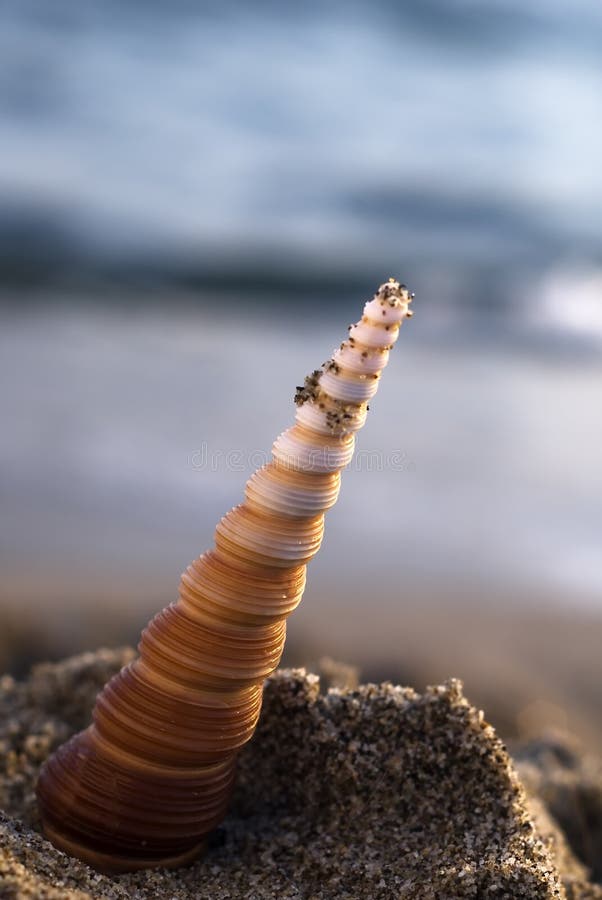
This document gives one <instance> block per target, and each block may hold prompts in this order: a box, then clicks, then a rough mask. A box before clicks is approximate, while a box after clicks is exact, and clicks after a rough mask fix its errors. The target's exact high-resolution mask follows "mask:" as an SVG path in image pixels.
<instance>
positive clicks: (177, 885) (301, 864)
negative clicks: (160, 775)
mask: <svg viewBox="0 0 602 900" xmlns="http://www.w3.org/2000/svg"><path fill="white" fill-rule="evenodd" d="M130 657H131V651H127V650H125V651H100V652H98V653H96V654H84V655H83V656H80V657H75V658H72V659H69V660H66V661H65V662H64V663H60V664H58V665H44V666H39V667H37V669H36V670H35V671H34V673H33V674H32V676H31V677H30V678H29V680H28V681H26V682H23V683H15V682H14V681H13V680H12V679H10V678H4V679H3V680H2V682H1V686H0V722H1V723H2V725H1V726H0V727H1V731H0V741H1V742H2V743H1V745H0V761H1V768H0V773H1V774H0V806H1V807H3V808H4V809H5V811H6V816H5V817H4V818H3V819H2V820H1V821H0V896H1V897H2V898H5V897H6V898H19V900H21V898H23V900H25V898H48V900H58V898H69V897H72V898H81V900H84V898H101V897H102V898H133V897H135V898H138V900H143V898H157V900H161V898H165V900H167V898H193V897H194V898H198V900H203V898H211V900H220V898H226V897H228V898H239V897H240V898H243V897H244V898H249V897H250V898H257V900H262V898H265V900H267V898H273V897H278V898H283V900H286V898H290V900H293V898H295V900H301V898H304V900H310V898H313V900H318V898H364V897H365V898H371V900H378V898H392V897H395V898H397V897H399V898H419V900H420V898H424V900H427V898H433V900H434V898H459V900H460V898H464V897H466V898H468V897H471V898H474V897H477V896H478V897H481V896H482V897H499V898H502V897H505V898H516V900H518V898H521V897H524V898H529V900H538V898H542V900H543V898H564V897H566V896H568V897H570V898H573V900H575V898H586V897H595V896H600V894H599V893H597V889H596V888H593V887H591V886H588V885H586V884H585V882H584V880H583V879H584V872H583V869H582V867H580V866H579V864H577V863H576V862H575V860H574V859H573V857H572V855H571V853H570V852H569V851H568V850H567V848H566V846H565V845H564V843H563V841H562V838H561V837H560V836H559V835H558V832H557V830H556V829H555V825H554V823H552V822H551V821H548V823H547V825H544V826H543V828H541V834H542V835H543V836H544V840H542V839H541V837H540V836H539V834H538V831H537V829H536V828H535V827H534V824H533V815H532V813H531V812H529V809H528V805H527V799H526V796H525V793H524V790H523V788H522V786H521V785H520V783H519V782H518V780H517V778H516V776H515V774H514V771H513V768H512V765H511V762H510V759H509V757H508V754H507V752H506V750H505V748H504V746H503V745H502V743H501V741H500V740H499V738H498V737H497V736H496V734H495V732H494V730H493V728H492V727H491V726H490V725H488V724H487V722H486V721H485V720H484V718H483V716H482V714H481V713H479V712H478V711H477V710H476V709H475V708H474V707H472V706H471V705H470V704H469V703H468V702H467V701H466V700H465V699H464V698H463V696H462V692H461V686H460V684H459V683H458V682H455V681H450V682H449V683H447V684H446V685H444V686H442V687H436V688H430V689H428V690H427V691H426V692H425V693H424V694H423V695H422V696H420V695H418V694H416V693H415V692H414V691H413V690H411V689H409V688H401V687H395V686H393V685H391V684H384V685H381V686H374V685H365V686H361V687H359V688H358V689H356V690H337V689H334V690H331V691H329V692H328V693H327V694H320V692H319V683H318V679H317V678H316V676H313V675H307V674H306V673H305V672H303V671H299V670H297V671H280V672H277V673H276V674H275V675H274V676H273V677H272V678H271V679H269V681H268V682H267V685H266V693H265V707H264V714H263V716H262V720H261V723H260V726H259V728H258V731H257V733H256V736H255V738H254V740H253V741H252V742H251V744H250V745H249V746H248V747H247V748H246V749H245V751H244V752H243V754H242V755H241V759H240V772H239V784H238V789H237V792H236V796H235V799H234V803H233V807H232V811H231V813H230V814H229V816H228V817H227V819H226V820H225V822H224V824H223V827H222V828H221V829H219V830H218V832H217V833H216V834H215V836H214V840H213V846H212V847H211V848H210V850H209V852H208V854H207V855H206V856H205V857H204V858H203V859H201V860H199V861H198V862H197V863H195V864H194V865H193V866H191V867H189V868H187V869H181V870H178V871H173V872H163V871H152V872H139V873H136V874H132V875H122V876H119V877H114V878H109V877H106V876H102V875H98V874H97V873H95V872H94V871H93V870H91V869H89V868H88V867H87V866H85V865H84V864H82V863H79V862H78V861H75V860H72V859H69V858H68V857H65V856H64V855H63V854H61V853H60V852H58V851H56V850H55V849H54V848H53V847H52V846H51V845H50V844H48V843H47V842H45V841H44V840H43V839H42V838H41V837H40V836H39V835H38V834H37V833H36V832H35V830H32V829H34V828H35V826H36V810H35V803H34V798H33V786H34V783H35V778H36V773H37V770H38V768H39V765H40V763H41V762H42V760H43V759H44V758H45V757H46V756H47V755H48V753H49V752H50V751H51V750H52V749H53V748H54V747H55V746H56V745H57V744H58V743H59V742H61V741H62V740H64V738H65V737H67V736H68V735H69V734H70V733H72V732H73V731H75V730H76V729H77V728H79V727H81V726H82V725H83V724H85V722H86V720H87V717H88V716H89V713H90V709H91V706H92V702H93V699H94V695H95V692H96V691H97V690H98V688H99V686H100V685H101V684H102V683H103V682H104V681H105V680H106V679H107V678H108V677H109V676H110V675H111V674H112V673H113V672H114V671H115V670H116V669H117V668H118V667H119V666H120V665H121V664H123V663H124V662H125V661H126V660H128V659H129V658H130ZM18 820H20V821H18ZM555 857H556V859H555ZM558 864H560V865H562V867H563V868H564V870H565V871H564V873H563V874H564V876H565V878H564V880H565V882H566V884H567V885H568V886H569V892H568V893H566V892H565V887H564V886H563V882H562V879H561V876H560V875H559V872H558V868H557V866H558Z"/></svg>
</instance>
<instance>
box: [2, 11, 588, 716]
mask: <svg viewBox="0 0 602 900" xmlns="http://www.w3.org/2000/svg"><path fill="white" fill-rule="evenodd" d="M601 46H602V6H601V5H600V4H599V2H598V0H574V2H573V3H571V4H566V3H561V2H559V0H531V2H529V3H528V4H525V3H522V2H518V0H490V2H489V3H487V4H484V3H482V2H481V0H415V2H410V0H404V2H399V3H397V2H392V0H389V2H384V0H380V2H378V0H377V2H371V3H368V2H359V0H358V2H346V3H342V2H331V3H330V2H329V3H320V4H319V3H313V2H310V3H305V4H300V5H297V6H293V5H288V4H277V3H273V2H268V0H265V2H257V3H254V4H248V3H242V2H222V3H219V4H207V3H203V2H192V0H173V2H171V3H169V4H168V3H160V2H158V0H157V2H147V3H144V4H142V3H137V2H135V0H127V2H126V0H120V2H119V3H117V2H115V0H105V2H103V3H101V4H100V3H97V2H91V0H78V2H74V0H52V3H49V2H47V0H13V2H11V0H4V2H3V3H2V4H1V5H0V467H1V469H0V475H1V481H0V491H1V510H2V520H1V523H0V548H1V560H0V561H1V566H2V577H1V581H0V633H1V632H2V631H3V634H4V637H3V639H1V640H0V655H2V662H3V664H4V665H3V668H4V667H9V668H12V669H13V670H14V671H17V672H21V671H23V669H24V667H25V666H26V665H27V664H29V663H30V662H31V661H32V660H35V659H36V658H39V657H41V656H43V657H49V656H54V657H56V656H57V655H60V654H61V653H66V652H74V651H77V650H79V649H83V648H85V647H95V646H97V645H98V644H100V643H103V642H121V641H125V640H131V641H133V640H135V637H136V634H137V633H138V631H139V629H140V627H141V625H142V624H143V623H144V622H145V620H146V617H147V616H148V615H150V614H151V613H152V612H153V611H155V610H156V609H158V608H159V607H160V606H161V605H163V604H164V603H166V602H169V601H171V600H172V599H174V598H175V595H176V589H177V581H178V576H179V573H180V571H181V570H182V569H183V568H184V567H185V565H187V564H188V562H189V561H190V560H191V559H192V558H193V557H194V556H196V555H197V554H198V553H200V552H201V551H202V550H203V549H205V548H207V547H208V546H209V545H210V543H211V541H212V533H213V528H214V525H215V523H216V521H217V520H218V518H219V517H220V515H222V514H223V513H225V512H226V511H227V509H228V508H229V507H230V506H232V505H233V504H235V503H237V502H239V501H240V498H241V497H242V492H243V486H244V482H245V480H246V478H247V477H248V475H249V474H250V473H251V472H252V471H253V470H254V469H255V468H256V467H257V465H259V464H261V463H262V462H263V461H265V460H266V459H267V456H268V454H269V449H270V446H271V442H272V440H273V438H274V437H275V436H276V434H277V433H278V432H279V431H280V430H282V429H283V428H285V427H287V426H288V425H289V424H290V422H291V421H292V417H293V411H294V407H293V404H292V395H293V393H294V388H295V385H296V384H298V383H300V381H301V380H302V378H303V376H304V374H305V373H306V372H308V371H310V370H311V369H313V368H315V366H316V365H319V364H320V363H321V362H322V360H324V359H326V358H327V357H328V356H329V355H330V353H331V350H332V348H333V347H335V346H336V345H337V344H338V343H339V342H340V341H341V340H342V339H343V337H344V336H345V334H346V326H347V324H348V323H349V322H351V321H354V320H355V319H357V318H358V316H359V314H360V311H361V307H362V304H363V303H364V302H365V300H366V299H369V297H370V296H371V295H372V293H373V292H374V290H375V288H376V287H377V286H378V284H379V283H380V282H381V281H383V280H385V279H386V278H387V277H388V276H389V275H395V276H397V277H399V278H401V279H402V280H403V281H405V282H406V283H407V284H409V285H410V287H411V289H412V290H414V291H415V292H416V295H417V296H416V301H415V307H414V308H415V317H414V319H413V320H412V322H409V323H407V324H405V325H404V327H403V329H402V334H401V336H400V341H399V344H398V347H397V349H396V351H395V353H394V354H393V355H392V359H391V363H390V366H389V369H388V370H387V372H386V373H385V377H384V379H383V383H382V386H381V388H380V390H379V394H378V397H377V398H376V400H375V401H374V403H373V405H372V406H373V409H372V412H371V415H370V417H369V420H368V423H367V426H366V428H365V430H364V432H363V433H362V434H361V436H360V438H359V440H358V451H359V452H358V456H357V458H356V461H355V462H354V464H353V465H352V466H351V468H350V470H349V471H348V472H347V473H346V474H345V476H344V484H343V490H342V492H341V498H340V501H339V503H338V504H337V506H336V507H335V509H334V510H333V511H332V512H331V513H330V514H329V516H328V522H327V532H326V538H325V541H324V545H323V549H322V551H321V553H320V554H319V556H318V557H317V558H316V560H315V561H314V562H313V563H312V564H311V567H310V572H309V580H308V588H307V591H306V596H305V599H304V601H303V604H302V606H301V607H300V609H299V610H298V611H297V612H296V613H295V615H294V617H293V618H292V619H291V621H290V625H289V650H288V651H287V652H289V653H290V659H291V660H292V661H303V662H305V661H310V660H311V659H313V658H317V656H319V655H320V654H322V653H331V654H333V655H338V656H341V657H344V658H345V659H347V660H349V661H351V662H357V663H359V664H360V665H361V666H362V667H363V669H364V671H365V672H366V673H367V674H368V675H373V676H374V677H385V676H386V677H397V678H407V679H408V680H414V681H415V682H417V681H420V679H421V678H424V679H426V680H433V679H435V678H441V677H444V676H445V675H449V674H457V675H461V676H463V677H465V678H466V680H467V692H468V694H469V696H474V697H475V698H476V699H478V700H482V701H483V702H486V703H490V702H491V703H493V702H494V701H493V700H492V699H491V698H492V697H493V696H494V694H495V704H497V705H496V707H495V708H496V710H498V716H499V718H500V721H502V722H503V723H504V725H505V726H506V727H508V728H509V729H511V728H512V727H514V726H513V724H512V722H513V721H514V718H513V717H515V715H516V714H520V715H522V714H523V713H524V710H525V709H526V710H527V713H528V714H525V715H527V719H529V716H530V715H531V714H532V716H534V717H535V719H536V720H537V721H539V718H541V719H542V720H544V721H545V722H552V723H558V722H559V723H560V724H564V725H566V724H567V721H568V724H569V725H570V726H571V727H574V728H575V729H576V730H578V731H579V730H581V732H582V733H588V734H590V733H591V732H592V731H596V732H597V731H598V730H599V729H601V728H602V724H601V721H600V716H601V715H602V714H601V713H600V710H599V706H600V704H599V692H598V689H597V685H598V684H599V683H600V676H601V675H602V671H601V668H602V663H601V662H600V660H599V657H600V656H601V655H602V654H600V646H601V636H602V552H601V545H602V464H601V459H602V452H601V451H602V399H601V398H602V359H601V349H602V170H601V166H600V160H601V159H602V57H601V55H600V48H601ZM2 622H3V623H4V625H2ZM550 685H551V687H550ZM418 686H420V685H418ZM496 692H497V693H496ZM513 692H514V693H513ZM502 695H503V697H502ZM577 696H579V698H581V701H582V702H583V708H582V709H580V710H578V712H577V714H576V715H574V716H572V717H571V716H570V715H569V716H568V719H567V713H566V711H565V707H566V706H567V705H570V704H574V703H575V702H576V701H575V697H577ZM500 698H502V699H500ZM504 698H505V699H504ZM581 701H580V702H581ZM504 703H506V705H507V707H508V713H507V716H506V718H504V710H505V708H506V707H504ZM502 707H503V709H502ZM596 708H597V709H598V711H597V712H596ZM499 710H501V712H500V711H499ZM529 710H530V711H531V712H529ZM521 711H522V712H521ZM596 716H597V717H598V718H597V719H596ZM538 717H539V718H538ZM511 719H512V722H511V721H510V720H511ZM525 721H526V720H525ZM592 722H593V726H592Z"/></svg>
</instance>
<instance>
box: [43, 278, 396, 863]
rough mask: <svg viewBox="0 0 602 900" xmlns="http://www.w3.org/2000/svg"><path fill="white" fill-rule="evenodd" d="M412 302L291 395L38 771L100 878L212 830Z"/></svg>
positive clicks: (374, 317) (377, 308)
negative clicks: (191, 552)
mask: <svg viewBox="0 0 602 900" xmlns="http://www.w3.org/2000/svg"><path fill="white" fill-rule="evenodd" d="M410 300H411V297H410V296H409V295H408V292H407V290H406V289H405V288H404V287H403V286H400V285H399V284H398V283H397V282H394V281H392V280H391V281H390V282H389V283H388V284H385V285H382V286H381V287H380V288H379V291H378V292H377V294H376V295H375V297H374V299H373V300H372V301H370V302H369V303H367V304H366V306H365V308H364V315H363V317H362V320H361V321H360V322H358V323H357V325H355V326H353V327H352V329H351V332H350V338H349V339H348V341H346V342H344V343H343V344H342V345H341V347H340V349H339V350H337V351H335V353H334V355H333V358H332V359H331V360H329V362H328V363H325V364H324V366H323V368H322V371H317V372H314V373H313V374H312V375H311V376H308V378H306V380H305V384H304V385H303V386H301V387H300V388H298V393H297V395H296V397H295V402H296V403H297V414H296V424H295V425H294V426H292V428H289V429H288V431H285V432H284V433H283V434H281V435H280V436H279V437H278V438H277V440H276V441H275V443H274V448H273V455H274V459H273V461H272V462H271V463H269V464H268V465H267V466H263V467H262V468H261V469H259V470H258V471H257V472H256V473H255V474H254V475H252V476H251V478H250V479H249V481H248V482H247V486H246V491H245V501H244V503H243V504H241V505H240V506H237V507H235V508H234V509H232V510H231V511H230V512H229V513H228V514H227V515H226V516H224V518H223V519H222V520H221V521H220V522H219V523H218V525H217V527H216V531H215V548H214V549H212V550H209V551H208V552H206V553H204V554H203V555H202V556H200V557H199V558H198V559H196V560H195V561H194V562H193V563H191V564H190V566H188V568H187V569H186V571H185V572H184V573H183V575H182V579H181V582H180V591H179V599H178V600H177V602H176V603H173V604H171V605H170V606H167V607H166V608H165V609H163V610H162V611H161V612H159V613H158V614H157V615H156V616H155V617H154V618H153V619H152V620H151V621H150V622H149V624H148V625H147V627H146V628H145V630H144V631H143V633H142V637H141V640H140V644H139V648H138V649H139V651H140V656H139V658H138V659H136V660H135V661H134V662H133V663H131V664H130V665H128V666H126V667H125V668H124V669H122V670H121V672H118V673H117V675H115V676H114V677H113V678H112V679H111V680H110V681H109V682H108V684H107V685H105V687H104V688H103V690H102V691H101V692H100V694H99V695H98V697H97V700H96V705H95V707H94V711H93V714H92V719H93V721H92V724H91V725H90V726H89V727H88V728H87V729H86V730H85V731H82V732H80V733H79V734H77V735H75V736H74V737H72V738H71V740H69V741H68V742H67V743H66V744H63V745H62V746H61V747H59V749H58V750H57V751H56V753H55V754H54V755H53V756H51V757H50V758H49V759H48V761H47V762H46V763H45V765H44V766H43V767H42V770H41V772H40V776H39V779H38V784H37V796H38V803H39V808H40V814H41V818H42V824H43V828H44V832H45V834H46V835H47V837H48V838H49V839H50V840H51V841H52V842H53V843H54V844H55V845H56V846H57V847H59V848H61V849H63V850H65V851H66V852H67V853H70V854H72V855H73V856H77V857H79V858H80V859H83V860H84V861H86V862H88V863H89V864H91V865H92V866H94V867H96V868H97V869H100V870H102V871H113V872H119V871H131V870H134V869H140V868H147V867H154V866H177V865H182V864H184V863H186V862H189V861H190V860H192V859H194V857H195V856H196V855H197V854H198V853H199V852H200V851H201V850H202V848H203V846H204V844H205V840H206V838H207V835H208V834H209V832H210V831H211V830H212V829H213V828H214V827H215V826H216V825H217V824H218V823H219V822H220V821H221V820H222V818H223V817H224V815H225V813H226V810H227V807H228V802H229V798H230V795H231V792H232V788H233V784H234V773H235V765H236V755H237V753H238V752H239V750H240V748H241V747H242V746H244V744H245V743H246V742H247V741H248V740H249V739H250V738H251V736H252V735H253V731H254V729H255V726H256V724H257V720H258V718H259V714H260V710H261V699H262V686H263V681H264V679H265V678H266V677H267V676H268V675H269V674H270V673H271V672H273V671H274V669H275V668H276V666H277V665H278V662H279V660H280V657H281V655H282V650H283V648H284V640H285V634H286V618H287V616H288V615H290V613H291V612H292V611H293V610H294V609H295V607H296V606H297V605H298V603H299V602H300V600H301V597H302V594H303V589H304V586H305V569H306V564H307V563H308V562H309V561H310V560H311V559H312V557H313V556H314V555H315V554H316V553H317V551H318V549H319V547H320V544H321V541H322V536H323V532H324V512H325V511H326V510H327V509H329V508H330V507H331V506H332V505H333V504H334V503H335V502H336V499H337V496H338V492H339V487H340V470H341V469H342V468H344V466H346V465H347V464H348V463H349V461H350V459H351V456H352V453H353V446H354V432H355V431H357V430H358V429H359V428H361V427H362V425H363V423H364V421H365V415H366V408H367V402H366V401H367V399H369V397H371V396H372V394H373V393H374V391H375V389H376V386H377V384H378V378H379V376H380V372H381V370H382V368H384V366H385V365H386V363H387V360H388V350H389V348H390V347H391V346H392V345H393V343H394V342H395V340H396V338H397V332H398V330H399V326H400V324H401V322H402V320H403V319H404V318H405V317H406V316H407V315H410V313H409V311H408V304H409V302H410Z"/></svg>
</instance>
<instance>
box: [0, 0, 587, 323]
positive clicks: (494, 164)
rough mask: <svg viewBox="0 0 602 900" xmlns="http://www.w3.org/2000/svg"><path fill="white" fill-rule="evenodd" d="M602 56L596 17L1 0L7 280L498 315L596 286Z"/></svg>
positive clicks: (549, 8) (468, 6) (2, 258)
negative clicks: (319, 291) (337, 297)
mask: <svg viewBox="0 0 602 900" xmlns="http://www.w3.org/2000/svg"><path fill="white" fill-rule="evenodd" d="M601 40H602V8H601V7H600V5H599V3H598V2H597V0H576V2H575V3H572V4H571V5H570V7H569V6H567V5H566V4H563V3H560V2H558V0H553V2H552V0H546V2H544V0H537V2H532V3H530V4H528V5H525V4H523V3H519V2H516V0H496V2H491V3H488V4H487V5H486V6H484V5H483V4H482V3H481V2H478V0H428V2H421V3H410V2H403V3H394V2H391V0H388V2H385V0H379V2H376V3H370V4H368V3H366V2H351V3H342V2H332V3H328V4H318V3H315V2H312V3H309V4H303V5H302V6H301V7H298V8H296V7H293V6H290V5H284V6H283V5H282V4H276V3H273V2H267V0H266V2H259V3H253V4H246V3H244V2H226V3H221V4H211V3H203V2H201V3H194V2H190V0H176V2H174V3H170V4H161V3H157V2H153V3H145V4H139V3H136V2H134V0H130V2H119V3H117V2H116V0H108V2H105V3H103V4H97V3H94V2H92V0H81V2H78V3H73V2H72V0H54V2H53V3H52V4H48V3H47V2H45V0H8V2H5V3H4V4H3V5H2V8H1V9H0V122H1V128H2V154H1V162H0V200H1V203H0V280H1V281H4V282H8V283H11V284H21V285H23V284H24V285H26V286H27V285H31V284H32V283H33V284H44V285H46V284H48V283H49V282H54V283H58V284H60V285H62V286H65V285H67V286H69V285H75V286H76V287H79V288H81V286H82V284H85V285H90V283H95V282H97V281H100V283H101V284H105V283H106V282H107V281H109V282H110V281H114V282H118V283H120V284H125V285H133V286H136V285H138V286H140V285H141V286H143V287H145V286H148V285H153V284H154V285H156V284H157V283H159V282H161V279H162V280H163V281H164V282H166V283H184V284H186V285H196V286H205V287H209V288H211V290H219V289H220V287H222V286H223V283H224V280H225V274H226V273H227V274H228V279H229V283H230V284H231V285H233V286H234V287H235V288H241V289H242V288H244V289H246V290H249V289H250V288H254V289H256V290H257V291H258V292H260V293H262V294H263V295H265V294H266V292H268V293H269V292H270V291H272V292H278V291H284V293H285V294H286V295H287V296H289V295H290V292H291V291H292V290H294V289H295V287H298V286H299V285H300V286H301V288H302V289H304V290H305V291H306V292H308V293H311V292H312V291H314V289H315V288H316V287H317V286H318V285H320V284H323V285H334V286H344V285H345V284H349V283H351V281H354V283H356V284H357V283H358V280H359V281H360V283H361V284H362V285H366V286H368V285H371V284H372V282H373V281H374V279H375V273H379V274H380V273H381V272H382V271H386V272H389V271H391V272H395V273H397V272H399V271H401V270H403V271H404V277H407V279H408V281H410V282H411V283H412V285H417V286H418V287H419V288H420V289H422V290H423V292H424V289H425V288H430V286H431V284H432V283H437V284H439V283H440V282H444V283H445V284H446V297H445V298H444V299H442V301H441V302H442V303H443V302H453V303H458V304H462V303H465V302H473V303H475V304H478V305H481V306H484V307H487V306H493V305H496V304H504V303H505V302H507V299H508V294H509V293H510V292H511V291H514V290H519V289H520V284H521V280H522V279H524V278H525V277H530V276H533V275H540V274H541V273H543V272H545V271H547V270H548V269H549V268H550V267H552V266H553V267H559V266H560V267H562V266H563V265H564V263H565V262H566V264H567V265H569V264H571V265H572V264H574V263H575V262H577V263H579V264H586V265H591V266H598V267H599V266H602V239H601V234H602V229H601V225H602V221H601V213H600V210H601V209H602V178H601V177H600V172H599V159H600V156H601V155H602V119H601V117H600V115H599V97H600V90H601V88H602V73H601V69H600V65H599V47H600V43H601ZM405 273H407V275H406V274H405ZM376 277H378V275H377V276H376ZM3 299H4V300H5V302H8V300H7V298H6V296H5V297H4V298H3ZM38 299H39V298H38Z"/></svg>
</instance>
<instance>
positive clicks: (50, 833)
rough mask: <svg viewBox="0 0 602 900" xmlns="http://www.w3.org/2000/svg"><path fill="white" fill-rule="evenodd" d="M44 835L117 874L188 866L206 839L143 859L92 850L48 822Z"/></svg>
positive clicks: (101, 869) (61, 847)
mask: <svg viewBox="0 0 602 900" xmlns="http://www.w3.org/2000/svg"><path fill="white" fill-rule="evenodd" d="M44 835H45V836H46V837H47V838H48V840H49V841H50V842H51V843H52V844H53V845H54V846H55V847H57V849H59V850H62V851H63V852H64V853H68V854H69V856H75V857H76V858H77V859H81V861H82V862H85V863H86V864H87V865H89V866H92V868H93V869H96V871H97V872H103V873H104V874H105V875H119V874H120V873H123V872H137V871H138V870H140V869H179V868H180V867H181V866H188V865H190V864H191V863H193V862H194V861H195V860H196V859H198V858H199V856H201V855H202V854H203V853H204V852H205V850H206V849H207V841H201V843H200V844H197V845H196V846H195V847H192V849H190V850H187V851H186V852H185V853H179V854H177V855H175V856H166V857H164V858H163V859H150V858H149V859H145V858H144V857H142V856H140V857H133V856H132V857H127V856H124V857H119V856H116V855H115V854H113V853H99V852H97V851H95V850H92V849H91V848H90V847H88V846H87V845H86V844H79V843H78V842H77V841H72V840H69V839H68V838H66V837H65V835H64V834H63V833H62V832H60V831H57V830H55V829H54V828H53V827H52V825H49V824H48V822H46V823H45V824H44Z"/></svg>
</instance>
